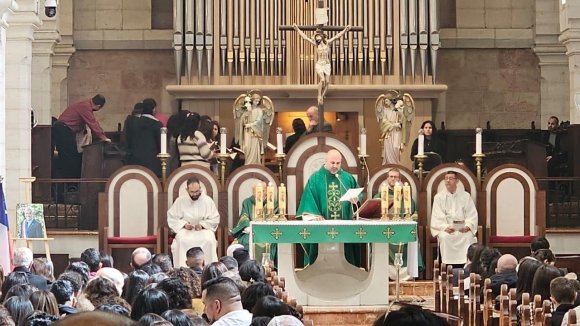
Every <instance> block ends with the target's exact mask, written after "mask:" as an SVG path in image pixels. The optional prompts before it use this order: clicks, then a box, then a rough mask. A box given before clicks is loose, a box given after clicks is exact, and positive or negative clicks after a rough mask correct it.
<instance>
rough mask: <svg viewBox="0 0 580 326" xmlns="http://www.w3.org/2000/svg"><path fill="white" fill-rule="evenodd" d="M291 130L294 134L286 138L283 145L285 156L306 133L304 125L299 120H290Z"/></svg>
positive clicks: (302, 121)
mask: <svg viewBox="0 0 580 326" xmlns="http://www.w3.org/2000/svg"><path fill="white" fill-rule="evenodd" d="M292 129H293V130H294V134H293V135H290V136H288V138H286V143H285V144H284V153H285V154H288V152H289V151H290V148H292V146H294V144H296V142H297V141H298V139H300V137H302V135H303V134H304V133H305V132H306V124H304V120H302V119H300V118H296V119H294V120H292Z"/></svg>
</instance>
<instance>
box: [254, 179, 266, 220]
mask: <svg viewBox="0 0 580 326" xmlns="http://www.w3.org/2000/svg"><path fill="white" fill-rule="evenodd" d="M254 191H255V192H256V207H255V208H254V215H255V216H256V218H258V219H260V218H261V217H262V211H263V208H264V189H263V188H262V185H261V184H258V185H256V188H255V190H254Z"/></svg>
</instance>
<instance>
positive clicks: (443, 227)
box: [431, 171, 477, 264]
mask: <svg viewBox="0 0 580 326" xmlns="http://www.w3.org/2000/svg"><path fill="white" fill-rule="evenodd" d="M457 182H458V181H457V172H455V171H447V173H445V190H443V191H441V192H439V193H437V195H435V199H434V200H433V208H432V211H431V234H432V235H433V236H434V237H437V239H438V242H439V250H440V253H441V260H442V262H443V263H445V264H465V262H466V260H467V258H466V257H467V255H466V254H467V248H468V247H469V245H471V244H472V243H474V242H476V241H477V239H476V238H475V234H476V233H477V210H476V209H475V204H474V203H473V200H472V199H471V196H470V195H469V194H468V193H467V192H465V190H461V189H457Z"/></svg>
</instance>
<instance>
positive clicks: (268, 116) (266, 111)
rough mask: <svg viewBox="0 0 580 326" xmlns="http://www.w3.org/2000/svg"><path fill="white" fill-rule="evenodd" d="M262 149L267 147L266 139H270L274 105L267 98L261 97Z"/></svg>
mask: <svg viewBox="0 0 580 326" xmlns="http://www.w3.org/2000/svg"><path fill="white" fill-rule="evenodd" d="M262 106H263V112H262V121H263V122H264V123H262V145H263V147H262V148H266V146H267V145H268V138H269V137H270V127H271V126H272V122H273V121H274V103H273V102H272V99H270V98H269V97H268V96H262Z"/></svg>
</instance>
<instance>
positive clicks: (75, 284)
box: [58, 271, 84, 297]
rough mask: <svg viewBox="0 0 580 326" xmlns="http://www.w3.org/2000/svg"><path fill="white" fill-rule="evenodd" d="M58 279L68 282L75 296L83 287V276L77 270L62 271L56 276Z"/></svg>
mask: <svg viewBox="0 0 580 326" xmlns="http://www.w3.org/2000/svg"><path fill="white" fill-rule="evenodd" d="M58 279H59V280H66V281H69V282H70V284H71V286H72V288H73V291H74V295H75V297H76V296H77V295H79V294H80V292H81V290H82V289H83V288H84V282H83V276H82V275H81V274H79V273H77V272H74V271H68V272H64V273H62V274H60V275H59V276H58Z"/></svg>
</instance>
